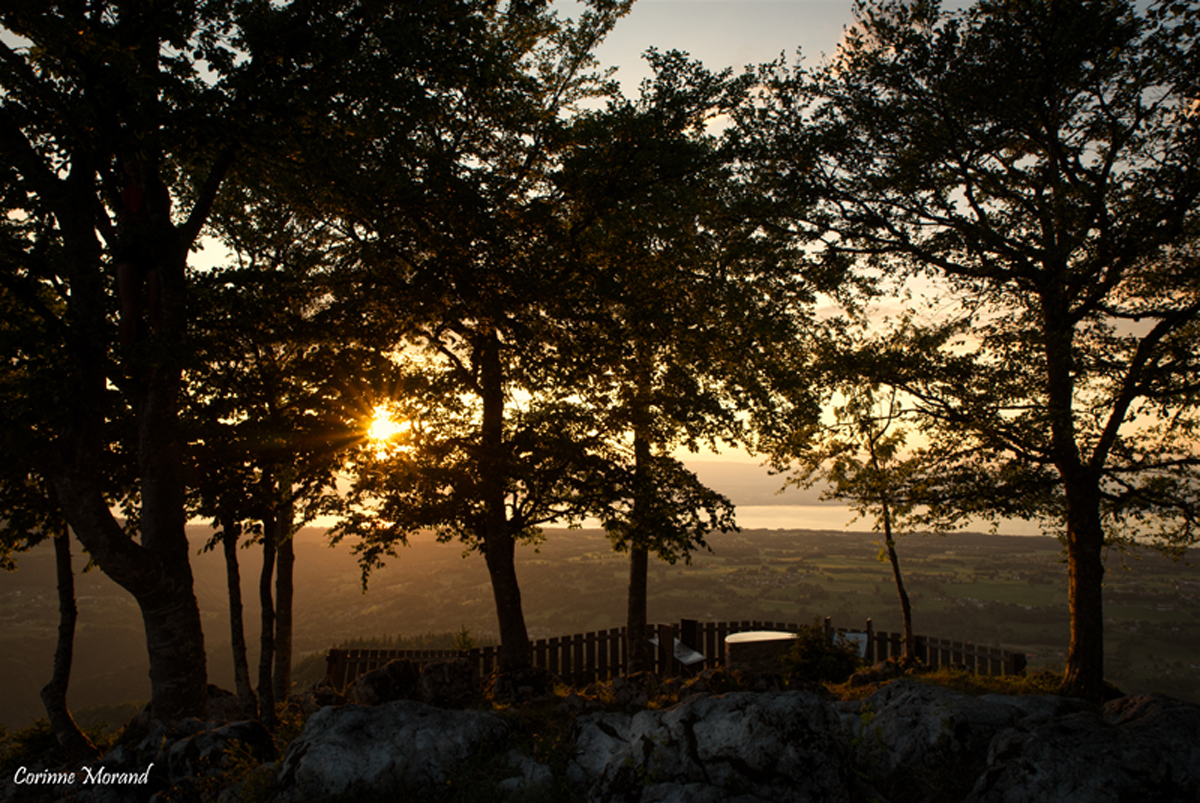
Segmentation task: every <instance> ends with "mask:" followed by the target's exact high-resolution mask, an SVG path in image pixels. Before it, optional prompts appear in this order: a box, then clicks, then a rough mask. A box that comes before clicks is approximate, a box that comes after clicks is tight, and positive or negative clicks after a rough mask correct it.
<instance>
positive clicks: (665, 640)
mask: <svg viewBox="0 0 1200 803" xmlns="http://www.w3.org/2000/svg"><path fill="white" fill-rule="evenodd" d="M800 627H801V626H800V625H798V624H795V623H789V622H750V621H743V622H698V621H695V620H691V619H684V620H683V621H682V622H680V623H679V624H669V625H666V624H659V625H649V626H648V627H647V629H646V637H647V638H649V639H654V640H656V641H657V647H656V648H655V650H654V654H653V666H651V667H650V669H651V671H653V672H656V673H657V674H659V675H661V676H663V677H668V676H678V675H691V674H695V673H696V672H699V671H700V670H702V669H705V668H708V667H714V666H718V665H720V664H722V663H724V660H725V637H726V636H728V635H731V634H733V633H744V632H747V631H751V630H783V631H788V632H793V633H794V632H796V631H798V630H799V629H800ZM825 631H826V633H827V634H828V635H829V637H830V638H833V636H834V633H835V632H837V633H842V634H845V635H846V637H847V638H850V639H851V640H853V641H855V642H856V643H857V644H858V645H859V651H860V653H862V654H863V657H864V658H866V660H867V662H868V663H870V664H874V663H876V662H877V661H881V660H884V659H886V658H888V657H899V656H901V655H902V654H903V653H904V638H903V636H902V634H900V633H888V632H885V631H877V630H875V629H874V627H873V626H872V624H871V620H870V619H868V620H867V626H866V629H864V630H847V629H844V628H836V629H835V628H834V627H833V626H832V623H831V622H830V619H829V618H828V617H826V618H825ZM675 639H679V640H680V642H681V643H682V644H684V645H686V646H688V647H691V648H693V649H695V650H696V651H698V652H700V653H702V654H703V656H704V660H703V661H700V662H697V663H694V664H692V665H690V666H684V664H683V663H681V662H680V661H678V660H676V659H675V656H674V644H675ZM530 646H531V647H532V650H533V665H534V666H536V667H542V668H544V669H549V670H550V671H551V672H554V673H555V674H556V675H558V676H559V677H561V678H562V679H563V681H564V682H566V683H570V684H572V685H577V686H578V685H586V684H588V683H593V682H596V681H603V680H607V679H609V678H610V677H613V676H615V675H620V674H624V673H625V669H626V655H625V652H626V651H625V628H623V627H619V628H613V629H611V630H598V631H596V632H594V633H576V634H575V635H572V636H559V637H556V638H548V639H537V640H536V641H533V642H531V645H530ZM916 648H917V658H918V659H920V660H921V661H922V662H923V663H924V664H925V665H926V666H929V667H933V668H936V667H941V666H957V667H962V668H964V669H966V670H967V671H969V672H974V673H977V674H981V675H1023V674H1025V666H1026V657H1025V654H1024V653H1018V652H1009V651H1008V650H1001V649H999V648H996V647H983V646H979V645H976V644H972V643H970V642H961V641H951V640H949V639H937V638H930V637H928V636H917V637H916ZM499 652H500V648H499V647H480V648H476V649H472V650H337V649H334V650H330V651H329V653H328V654H327V655H326V663H327V673H326V677H327V678H328V680H329V682H330V683H331V684H332V685H333V686H334V687H335V688H337V689H344V688H345V687H346V686H347V685H348V684H349V683H350V682H351V681H353V680H354V679H355V678H357V677H359V676H360V675H364V674H366V673H367V672H370V671H372V670H374V669H378V668H379V667H381V666H383V665H384V664H386V663H388V662H389V661H394V660H397V659H400V658H407V659H408V660H410V661H414V662H416V663H418V664H429V663H435V662H438V661H450V660H453V659H455V658H466V659H467V660H470V661H474V662H475V663H476V665H477V666H478V667H479V671H480V674H482V675H486V674H488V673H489V672H491V671H492V670H493V669H495V668H496V666H497V665H498V664H499Z"/></svg>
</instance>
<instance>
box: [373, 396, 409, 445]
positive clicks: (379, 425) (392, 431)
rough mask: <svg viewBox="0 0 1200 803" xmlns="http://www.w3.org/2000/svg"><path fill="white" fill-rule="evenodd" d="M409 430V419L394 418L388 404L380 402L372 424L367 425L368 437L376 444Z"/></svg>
mask: <svg viewBox="0 0 1200 803" xmlns="http://www.w3.org/2000/svg"><path fill="white" fill-rule="evenodd" d="M408 430H409V423H408V422H407V421H397V420H396V419H394V418H392V415H391V413H389V412H388V409H387V406H386V405H383V404H380V405H376V407H375V414H374V416H373V417H372V418H371V425H370V426H369V427H367V437H368V438H370V439H371V440H372V441H375V443H376V444H380V445H382V444H384V443H386V442H388V441H390V440H391V439H393V438H395V437H396V436H397V435H400V434H402V433H405V432H408Z"/></svg>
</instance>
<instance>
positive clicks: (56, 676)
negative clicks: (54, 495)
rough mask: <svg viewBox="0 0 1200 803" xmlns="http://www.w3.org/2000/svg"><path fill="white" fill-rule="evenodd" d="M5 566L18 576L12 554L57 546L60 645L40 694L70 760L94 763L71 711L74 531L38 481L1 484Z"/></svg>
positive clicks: (0, 560) (0, 549)
mask: <svg viewBox="0 0 1200 803" xmlns="http://www.w3.org/2000/svg"><path fill="white" fill-rule="evenodd" d="M6 468H7V472H11V473H12V474H20V473H22V472H21V469H19V468H16V470H15V471H14V467H13V466H7V467H6ZM0 509H3V510H4V512H5V514H4V521H3V522H2V523H0V567H2V568H4V569H5V570H6V571H15V570H16V568H17V566H16V561H15V560H14V559H13V553H15V552H25V551H27V550H29V549H31V548H32V547H34V546H36V545H37V544H38V543H40V542H41V541H43V540H44V539H45V538H51V539H52V540H53V543H54V568H55V575H56V578H57V586H58V610H59V624H58V641H57V643H56V645H55V648H54V668H53V672H52V674H51V678H50V682H48V683H47V684H46V685H45V686H44V687H43V688H42V691H41V697H42V704H43V705H44V706H45V708H46V716H47V719H48V720H49V722H50V728H51V730H52V731H53V732H54V736H55V738H56V739H57V740H58V743H59V746H60V747H62V750H63V753H64V754H65V755H66V757H67V759H68V760H69V761H82V760H90V759H95V758H97V757H98V756H99V752H98V751H97V750H96V746H95V745H94V744H92V740H91V739H89V738H88V736H87V734H85V733H84V732H83V731H82V730H80V728H79V726H78V725H77V724H76V723H75V718H74V717H72V716H71V710H70V708H69V707H68V706H67V688H68V686H69V685H70V681H71V664H72V661H73V656H74V649H75V620H76V618H77V616H78V610H77V608H76V606H75V577H74V573H73V572H72V570H71V541H70V537H71V535H70V532H69V531H68V530H67V529H66V526H65V524H64V523H63V521H62V516H61V514H60V513H59V512H58V510H57V509H56V507H55V505H54V503H53V500H52V499H51V498H50V494H49V493H48V491H47V490H46V489H45V488H44V487H39V485H38V480H37V478H36V477H32V476H29V475H28V474H25V476H23V477H13V476H9V477H6V481H5V482H4V483H3V484H0Z"/></svg>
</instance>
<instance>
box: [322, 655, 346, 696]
mask: <svg viewBox="0 0 1200 803" xmlns="http://www.w3.org/2000/svg"><path fill="white" fill-rule="evenodd" d="M325 680H327V681H328V682H329V685H330V686H333V687H334V688H335V689H340V688H341V687H342V685H341V684H343V683H345V682H346V654H345V653H344V652H343V651H342V650H338V649H332V650H330V651H329V652H327V653H325Z"/></svg>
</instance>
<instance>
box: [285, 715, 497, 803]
mask: <svg viewBox="0 0 1200 803" xmlns="http://www.w3.org/2000/svg"><path fill="white" fill-rule="evenodd" d="M508 735H509V726H508V725H507V724H506V723H505V722H504V720H502V719H501V718H500V717H498V716H497V715H495V714H493V713H491V712H487V711H445V710H442V709H438V708H434V707H432V706H429V705H426V704H425V703H421V702H417V701H413V700H398V701H395V702H391V703H384V704H382V705H377V706H372V707H363V706H358V705H346V706H342V707H340V708H332V707H331V708H322V709H321V710H320V711H318V712H317V713H315V714H313V715H312V716H311V717H310V718H309V720H308V722H307V723H306V724H305V726H304V731H303V732H302V733H301V734H300V736H299V737H298V738H297V739H296V740H295V741H293V742H292V744H291V745H290V746H289V748H288V751H287V755H286V756H285V757H284V759H283V764H282V766H281V767H280V769H279V774H278V776H277V780H276V790H277V791H276V796H275V797H274V798H273V800H274V801H276V803H292V802H293V801H294V802H295V803H300V801H309V800H322V799H325V798H329V797H336V796H345V797H346V798H347V799H348V798H349V797H350V796H354V795H358V794H360V793H362V794H366V793H367V792H370V793H371V794H373V795H374V796H375V798H373V799H383V798H384V797H387V798H389V799H391V798H396V799H407V798H408V797H412V796H415V795H420V794H422V793H423V792H425V791H428V790H430V789H434V788H438V787H441V786H442V785H444V784H445V783H446V782H447V780H448V779H449V778H450V776H451V775H452V774H453V772H454V770H455V768H456V767H457V766H458V765H460V764H461V763H462V762H464V761H465V760H467V759H468V758H470V757H471V756H472V755H474V754H476V753H477V752H478V751H480V750H482V749H484V748H487V747H489V746H492V745H495V744H497V743H498V742H500V741H501V740H503V739H505V738H506V737H507V736H508Z"/></svg>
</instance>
